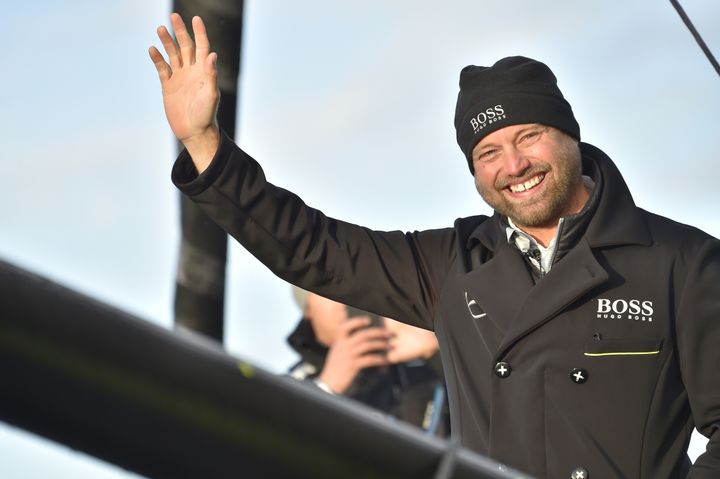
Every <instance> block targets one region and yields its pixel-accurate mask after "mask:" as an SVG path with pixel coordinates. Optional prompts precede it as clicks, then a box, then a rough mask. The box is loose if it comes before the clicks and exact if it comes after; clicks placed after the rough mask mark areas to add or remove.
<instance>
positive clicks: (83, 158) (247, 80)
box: [0, 0, 720, 478]
mask: <svg viewBox="0 0 720 479" xmlns="http://www.w3.org/2000/svg"><path fill="white" fill-rule="evenodd" d="M682 4H683V6H684V7H685V9H686V11H687V12H688V14H689V16H690V17H691V18H692V19H693V21H694V22H695V24H696V26H697V27H698V29H699V30H700V32H701V33H702V34H703V36H704V37H705V39H706V41H707V42H708V44H709V46H710V47H711V49H712V50H713V51H714V52H715V53H716V55H717V54H720V29H718V28H717V26H718V25H719V24H720V2H717V1H715V0H684V1H683V2H682ZM170 5H171V4H170V2H165V1H159V2H143V1H140V0H128V1H124V2H92V1H79V0H76V1H61V2H50V1H48V0H45V1H41V2H30V3H23V2H15V3H14V4H13V6H11V7H8V8H6V10H5V16H4V18H5V28H6V39H8V41H9V45H10V48H5V49H3V50H2V52H1V53H0V62H1V63H2V65H3V66H4V68H3V73H4V74H3V75H2V76H0V107H1V108H2V110H1V111H2V115H0V131H2V132H3V133H2V135H3V146H4V152H3V160H2V165H3V170H4V174H5V177H6V179H7V181H6V182H5V185H4V187H3V188H2V190H0V219H1V220H2V224H3V234H2V235H0V257H2V258H3V259H5V260H8V261H11V262H14V263H17V264H19V265H21V266H24V267H26V268H28V269H31V270H33V271H36V272H39V273H41V274H44V275H47V276H49V277H51V278H53V279H55V280H57V281H60V282H62V283H64V284H66V285H68V286H71V287H73V288H76V289H79V290H81V291H83V292H85V293H87V294H90V295H92V296H95V297H97V298H99V299H101V300H103V301H106V302H109V303H111V304H113V305H115V306H118V307H120V308H122V309H125V310H127V311H129V312H131V313H133V314H136V315H138V316H140V317H142V318H145V319H147V320H149V321H153V322H155V323H157V324H160V325H163V326H165V327H170V326H171V324H172V316H171V312H172V309H171V307H172V294H173V281H174V279H173V278H174V274H175V261H176V253H177V249H178V240H179V236H178V214H179V212H178V197H177V192H176V191H175V190H174V188H173V186H172V185H171V183H170V180H169V171H170V167H171V165H172V162H173V160H174V156H175V152H174V142H173V138H172V136H171V132H170V130H169V128H168V127H167V125H166V123H165V118H164V114H163V110H162V104H161V99H160V89H159V84H158V81H157V78H156V73H155V71H154V68H153V67H152V64H151V63H150V61H149V59H148V57H147V47H148V46H149V45H151V44H156V45H157V44H158V42H157V40H156V38H155V28H156V27H157V25H159V24H161V23H166V22H167V15H168V13H169V11H170ZM208 28H209V29H212V25H208ZM515 54H522V55H525V56H530V57H534V58H537V59H539V60H542V61H544V62H546V63H547V64H548V65H550V67H551V68H552V69H553V70H554V71H555V73H556V75H557V77H558V79H559V84H560V87H561V89H562V90H563V92H564V93H565V96H566V97H567V98H568V100H569V101H570V103H571V104H572V105H573V108H574V111H575V114H576V117H577V119H578V121H579V123H580V125H581V130H582V136H583V140H584V141H587V142H589V143H592V144H594V145H596V146H598V147H600V148H601V149H603V150H605V151H606V153H608V154H609V155H610V156H611V157H612V158H613V159H614V160H615V161H616V163H617V164H618V166H619V168H620V170H621V171H622V172H623V174H624V175H625V178H626V181H627V182H628V184H629V186H630V188H631V190H632V191H633V194H634V196H635V200H636V202H637V203H638V204H639V205H640V206H642V207H644V208H646V209H649V210H651V211H654V212H657V213H660V214H663V215H665V216H669V217H672V218H674V219H677V220H679V221H682V222H685V223H690V224H693V225H696V226H699V227H701V228H702V229H704V230H706V231H708V232H709V233H711V234H713V235H715V236H720V216H718V215H717V213H716V212H715V206H716V205H717V199H716V193H715V178H714V176H715V174H714V173H715V170H716V164H717V136H718V131H719V129H718V126H720V121H719V112H720V79H719V78H718V76H717V74H716V73H715V72H714V70H713V69H712V67H711V66H710V64H709V63H708V61H707V60H706V58H705V57H704V55H703V54H702V52H701V51H700V49H699V48H698V46H697V44H696V43H695V41H694V40H693V38H692V36H691V35H690V33H689V32H688V31H687V29H686V28H685V26H684V25H683V24H682V22H681V21H680V19H679V17H678V16H677V14H676V12H675V11H674V9H673V8H672V6H671V5H670V3H669V2H668V1H660V0H658V1H656V2H626V1H623V0H603V1H599V0H596V1H585V2H577V1H575V0H561V1H548V2H536V1H532V0H514V1H507V2H497V1H480V0H467V1H459V0H448V1H446V2H442V4H439V3H437V2H418V1H412V2H411V1H409V0H402V1H400V0H398V1H395V2H386V1H381V0H366V1H362V2H358V1H348V2H333V1H329V0H326V1H322V0H315V1H307V2H296V1H291V0H265V1H253V0H249V1H246V24H245V32H244V45H243V63H242V78H241V80H240V91H241V97H240V108H239V112H240V119H239V128H238V132H237V138H238V141H239V142H240V144H241V145H242V146H243V147H244V148H245V149H246V150H247V151H248V152H249V153H250V154H252V155H253V156H255V157H256V158H258V159H259V160H260V161H261V162H262V164H263V165H264V167H265V169H266V173H267V175H268V177H269V178H270V180H271V181H273V182H275V183H277V184H279V185H281V186H284V187H286V188H289V189H291V190H293V191H295V192H297V193H299V194H300V195H301V196H302V197H303V198H304V199H305V200H306V202H308V203H309V204H311V205H314V206H318V207H320V208H321V209H323V210H324V211H325V212H326V213H327V214H329V215H332V216H336V217H340V218H342V219H345V220H349V221H353V222H356V223H361V224H364V225H366V226H370V227H374V228H379V229H402V230H413V229H423V228H431V227H442V226H447V225H449V224H451V223H452V221H453V220H454V219H455V218H457V217H460V216H466V215H471V214H478V213H489V211H488V209H487V207H486V206H485V205H484V204H483V203H482V201H481V199H480V198H479V197H478V195H477V193H476V192H475V189H474V187H473V184H472V179H471V177H470V175H469V174H468V171H467V166H466V165H465V162H464V159H463V157H462V155H461V153H460V151H459V149H458V148H457V145H456V144H455V141H454V131H453V128H452V118H453V111H454V102H455V97H456V95H457V79H458V72H459V70H460V69H461V68H462V67H463V66H465V65H467V64H471V63H472V64H479V65H488V64H491V63H494V62H495V61H496V60H497V59H499V58H501V57H503V56H507V55H515ZM222 60H223V59H222V58H220V61H221V62H222ZM228 279H229V281H228V286H227V288H228V289H227V297H228V314H227V320H226V346H227V348H228V350H229V351H230V352H231V353H233V354H235V355H238V356H240V357H243V358H245V359H248V360H250V361H252V362H254V363H256V364H258V365H260V366H261V367H265V368H266V369H269V370H271V371H275V372H281V371H284V370H285V369H286V368H287V367H288V366H289V365H290V364H291V363H292V362H293V360H294V355H293V354H292V352H290V351H289V350H288V349H287V348H286V347H285V345H284V337H285V335H286V334H287V332H288V331H289V330H290V328H291V327H292V326H293V324H294V323H295V321H296V320H297V319H298V315H299V311H298V310H297V308H296V307H295V305H294V304H293V303H292V298H291V293H290V288H289V286H288V285H287V284H285V283H283V282H282V281H280V280H278V279H277V278H275V277H274V276H273V275H272V274H271V273H269V272H268V271H266V270H265V269H264V267H262V265H260V264H259V263H258V262H257V261H256V260H254V258H252V257H250V256H249V255H248V254H247V253H246V252H245V251H244V250H243V249H242V248H241V247H239V246H237V245H234V244H233V245H231V247H230V263H229V265H228ZM38 457H40V458H41V460H38V459H37V458H38ZM0 463H2V464H3V477H15V478H22V477H41V476H47V475H48V472H47V471H52V475H53V477H73V478H80V477H94V478H98V477H125V476H126V474H125V473H123V472H119V471H116V470H115V469H113V468H109V467H105V466H102V465H97V464H96V463H95V461H93V460H91V459H85V458H84V457H83V456H80V455H77V454H75V453H71V452H70V451H67V450H66V449H64V448H63V447H57V446H53V445H49V444H48V443H46V442H45V441H41V440H37V439H36V438H34V436H31V435H27V434H25V433H22V432H19V431H16V430H13V429H11V428H6V427H2V425H0Z"/></svg>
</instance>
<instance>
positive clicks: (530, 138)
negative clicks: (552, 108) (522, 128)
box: [518, 129, 545, 147]
mask: <svg viewBox="0 0 720 479" xmlns="http://www.w3.org/2000/svg"><path fill="white" fill-rule="evenodd" d="M543 131H545V130H541V129H537V130H530V131H528V132H527V133H524V134H523V135H522V136H520V138H519V139H518V145H520V146H523V147H524V146H529V145H532V144H533V143H535V142H536V141H537V140H538V139H539V138H540V135H541V134H542V133H543Z"/></svg>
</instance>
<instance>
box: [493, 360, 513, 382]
mask: <svg viewBox="0 0 720 479" xmlns="http://www.w3.org/2000/svg"><path fill="white" fill-rule="evenodd" d="M511 372H512V368H511V367H510V364H509V363H506V362H504V361H500V362H499V363H497V364H496V365H495V374H496V375H497V377H499V378H506V377H508V376H510V373H511Z"/></svg>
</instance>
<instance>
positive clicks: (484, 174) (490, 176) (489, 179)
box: [475, 168, 496, 193]
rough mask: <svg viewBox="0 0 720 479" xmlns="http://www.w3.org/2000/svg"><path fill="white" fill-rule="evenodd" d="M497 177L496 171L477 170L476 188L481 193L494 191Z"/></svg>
mask: <svg viewBox="0 0 720 479" xmlns="http://www.w3.org/2000/svg"><path fill="white" fill-rule="evenodd" d="M495 176H496V172H495V171H488V170H487V169H481V168H476V169H475V188H476V189H477V190H478V191H479V192H481V193H483V192H490V191H494V190H495V187H494V185H495Z"/></svg>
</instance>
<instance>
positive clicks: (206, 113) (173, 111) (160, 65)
mask: <svg viewBox="0 0 720 479" xmlns="http://www.w3.org/2000/svg"><path fill="white" fill-rule="evenodd" d="M170 22H171V24H172V28H173V30H174V31H175V36H176V38H177V42H176V41H175V40H173V38H172V37H171V36H170V32H168V30H167V28H166V27H165V26H160V27H158V29H157V34H158V37H160V41H161V42H162V45H163V48H164V49H165V53H166V54H167V57H168V60H169V62H170V63H168V62H167V61H165V58H164V57H163V56H162V54H161V53H160V51H158V49H157V48H155V47H154V46H152V47H150V50H149V52H150V58H151V59H152V61H153V63H154V64H155V68H156V69H157V72H158V75H159V76H160V85H161V87H162V96H163V104H164V106H165V115H166V116H167V119H168V123H169V124H170V128H171V129H172V131H173V133H174V134H175V136H176V137H177V139H178V140H180V141H181V142H182V143H183V145H184V146H185V148H187V150H188V153H190V156H191V157H192V161H193V164H194V165H195V168H197V170H198V173H202V172H203V171H204V170H205V169H206V168H207V167H208V165H209V164H210V162H211V161H212V158H213V156H214V155H215V152H216V151H217V149H218V145H219V144H220V130H219V128H218V124H217V118H216V116H217V107H218V103H219V101H220V91H219V90H218V86H217V68H216V65H215V64H216V61H217V54H216V53H210V42H209V40H208V36H207V32H206V31H205V25H204V24H203V21H202V19H201V18H200V17H193V19H192V28H193V35H194V36H195V42H193V39H192V38H191V37H190V34H189V33H188V31H187V28H185V23H184V22H183V20H182V18H181V17H180V15H178V14H177V13H173V14H172V15H170Z"/></svg>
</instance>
